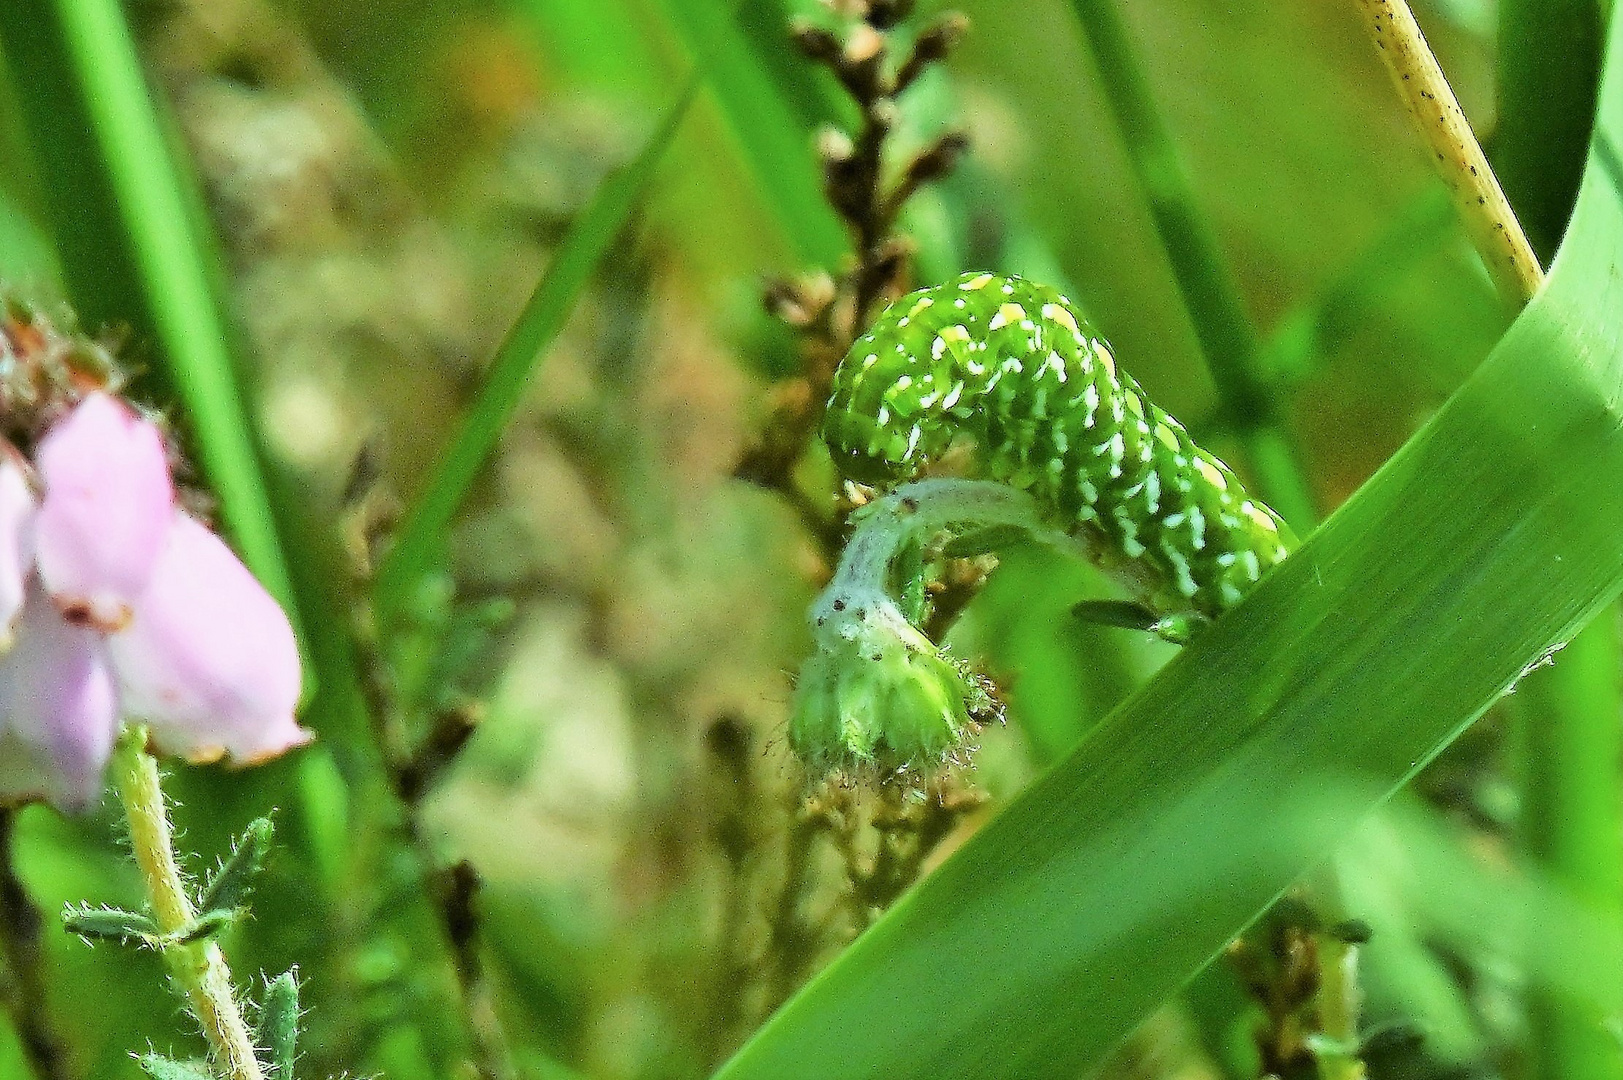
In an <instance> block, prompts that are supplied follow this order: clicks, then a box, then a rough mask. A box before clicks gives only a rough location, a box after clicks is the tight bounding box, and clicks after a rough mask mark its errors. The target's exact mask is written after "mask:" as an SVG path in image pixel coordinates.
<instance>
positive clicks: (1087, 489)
mask: <svg viewBox="0 0 1623 1080" xmlns="http://www.w3.org/2000/svg"><path fill="white" fill-rule="evenodd" d="M1076 489H1077V490H1078V491H1079V492H1081V493H1082V498H1083V499H1084V500H1086V501H1087V503H1088V505H1090V506H1091V505H1093V504H1094V503H1096V502H1098V501H1099V489H1098V488H1096V487H1094V486H1093V485H1092V484H1091V483H1089V481H1088V478H1087V477H1085V476H1079V477H1077V480H1076Z"/></svg>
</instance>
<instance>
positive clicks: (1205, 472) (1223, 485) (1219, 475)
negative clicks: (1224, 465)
mask: <svg viewBox="0 0 1623 1080" xmlns="http://www.w3.org/2000/svg"><path fill="white" fill-rule="evenodd" d="M1195 469H1196V470H1197V471H1199V473H1200V475H1202V476H1204V477H1205V478H1206V480H1207V482H1208V483H1210V484H1211V485H1212V486H1213V487H1215V488H1217V489H1219V490H1221V491H1227V490H1228V489H1229V482H1228V481H1227V480H1225V479H1224V478H1223V471H1222V470H1221V469H1219V468H1218V467H1217V466H1216V465H1213V464H1212V463H1211V462H1209V461H1207V460H1206V459H1205V458H1203V457H1200V456H1198V455H1197V456H1196V457H1195Z"/></svg>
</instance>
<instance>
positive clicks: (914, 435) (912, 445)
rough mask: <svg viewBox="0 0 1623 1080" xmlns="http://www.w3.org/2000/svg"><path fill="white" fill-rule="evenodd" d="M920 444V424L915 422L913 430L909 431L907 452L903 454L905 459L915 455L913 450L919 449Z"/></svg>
mask: <svg viewBox="0 0 1623 1080" xmlns="http://www.w3.org/2000/svg"><path fill="white" fill-rule="evenodd" d="M918 445H919V426H918V425H917V424H914V425H913V430H912V431H909V432H908V433H907V453H905V454H903V455H902V458H903V460H906V459H907V458H910V457H912V456H913V451H914V450H916V449H918Z"/></svg>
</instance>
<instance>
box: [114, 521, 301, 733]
mask: <svg viewBox="0 0 1623 1080" xmlns="http://www.w3.org/2000/svg"><path fill="white" fill-rule="evenodd" d="M172 520H173V524H172V525H171V526H170V528H169V536H168V539H167V542H166V543H165V544H164V548H163V552H162V554H161V555H160V556H159V558H158V563H157V566H156V567H155V568H154V569H153V573H152V582H151V584H150V586H149V587H148V588H147V591H146V592H145V593H143V594H142V595H141V596H140V597H139V598H138V599H137V600H136V602H135V607H134V616H133V618H131V620H130V622H129V625H128V626H127V627H126V628H125V629H124V630H122V631H120V632H118V633H116V634H112V635H110V636H109V637H108V638H107V649H108V654H109V656H110V657H111V658H112V662H113V671H114V674H115V675H116V676H117V679H118V691H119V704H120V707H121V709H122V710H123V713H124V715H125V716H126V717H128V718H129V719H131V720H141V721H144V722H146V723H147V724H149V725H150V726H151V729H152V738H153V741H154V742H155V743H156V744H157V746H158V747H159V749H161V750H163V751H164V752H165V753H175V754H182V755H184V756H186V757H188V758H190V759H192V760H194V761H208V760H213V759H216V758H219V757H221V756H222V755H227V754H229V755H230V756H231V757H232V758H233V759H235V760H236V761H237V762H238V763H241V764H249V763H252V762H255V761H259V760H262V759H265V758H269V757H275V756H276V755H277V754H280V753H281V752H282V751H284V750H286V749H288V748H289V747H293V746H299V745H301V744H303V743H306V742H308V741H309V740H310V738H311V735H310V733H309V732H307V731H305V730H303V729H302V728H300V727H299V726H298V724H297V723H296V722H295V721H294V719H293V709H294V707H295V706H296V705H297V704H298V701H299V691H300V678H299V652H298V647H297V646H296V645H295V643H294V640H293V628H292V627H291V626H289V625H288V621H287V616H286V615H284V614H283V613H282V609H281V607H279V606H278V605H277V603H276V601H275V600H273V599H272V598H271V595H270V594H269V593H267V592H266V591H265V590H264V589H263V588H262V587H261V586H260V584H259V582H257V581H255V580H254V577H253V575H252V574H250V573H249V572H248V568H247V567H245V566H243V565H242V563H241V562H239V561H238V560H237V557H236V556H235V555H233V554H232V553H231V549H230V548H228V547H226V546H225V543H224V541H222V540H221V539H220V538H219V537H218V536H215V535H214V534H213V533H212V532H210V531H209V530H208V529H207V528H205V527H204V526H203V525H202V524H200V523H198V522H197V521H195V520H194V519H192V518H191V517H189V516H187V515H186V514H185V513H183V512H181V511H176V512H175V513H174V516H173V519H172Z"/></svg>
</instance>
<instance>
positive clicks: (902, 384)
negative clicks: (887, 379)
mask: <svg viewBox="0 0 1623 1080" xmlns="http://www.w3.org/2000/svg"><path fill="white" fill-rule="evenodd" d="M912 385H913V376H911V375H903V376H902V377H901V378H899V379H897V380H896V389H898V390H906V389H907V388H908V387H909V386H912Z"/></svg>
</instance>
